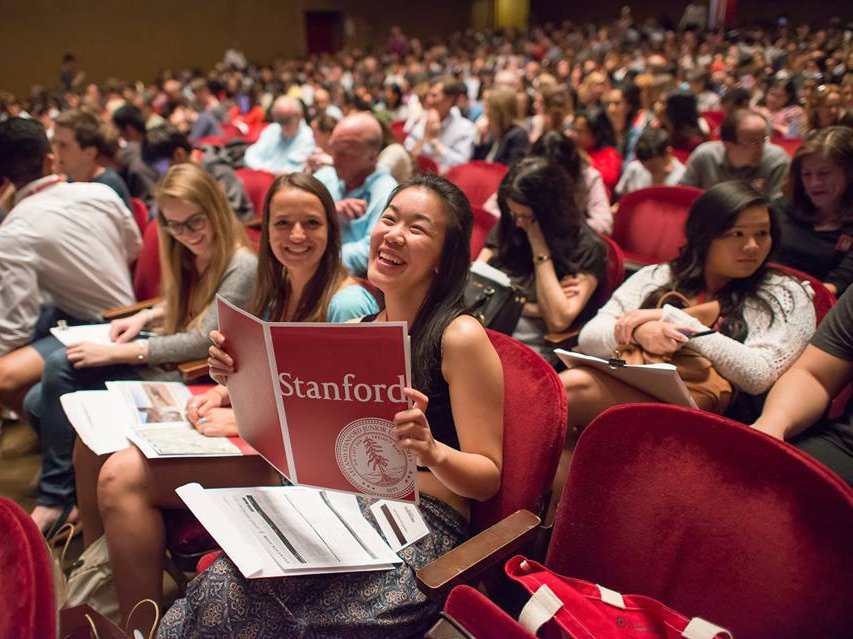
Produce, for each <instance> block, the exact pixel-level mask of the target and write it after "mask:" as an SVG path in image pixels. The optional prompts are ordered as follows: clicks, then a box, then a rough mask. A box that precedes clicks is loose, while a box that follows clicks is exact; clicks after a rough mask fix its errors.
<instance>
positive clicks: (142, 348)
mask: <svg viewBox="0 0 853 639" xmlns="http://www.w3.org/2000/svg"><path fill="white" fill-rule="evenodd" d="M136 344H137V346H138V347H139V352H138V353H137V354H136V361H138V362H139V363H143V362H145V351H146V348H145V342H144V341H142V340H139V341H137V342H136Z"/></svg>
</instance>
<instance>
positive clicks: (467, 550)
mask: <svg viewBox="0 0 853 639" xmlns="http://www.w3.org/2000/svg"><path fill="white" fill-rule="evenodd" d="M539 521H540V520H539V517H537V516H536V515H534V514H533V513H531V512H530V511H528V510H518V511H516V512H514V513H513V514H512V515H510V516H509V517H507V518H506V519H504V520H502V521H499V522H498V523H496V524H495V525H494V526H491V527H490V528H487V529H486V530H484V531H483V532H481V533H480V534H479V535H476V536H474V537H472V538H471V539H469V540H468V541H466V542H465V543H463V544H460V545H459V546H457V547H456V548H454V549H453V550H451V551H450V552H448V553H447V554H445V555H443V556H442V557H439V558H438V559H436V560H435V561H433V562H431V563H429V564H427V565H426V566H424V567H423V568H421V569H420V570H418V572H417V573H416V577H417V581H418V588H420V589H421V591H422V592H423V593H424V594H426V595H427V596H428V597H430V598H431V599H434V598H436V597H440V596H442V595H444V594H445V593H446V592H447V591H449V590H450V589H451V588H453V586H456V585H458V584H460V583H465V582H470V581H474V580H475V579H477V578H478V577H479V576H480V575H482V574H483V573H484V572H485V571H486V570H488V569H489V568H491V567H492V566H493V565H495V564H496V563H497V562H499V561H501V560H503V559H506V558H507V557H509V556H510V555H512V554H513V553H515V552H518V550H519V549H520V548H522V547H523V546H525V545H526V544H527V543H528V542H529V541H530V540H532V539H533V537H534V536H535V535H536V532H537V531H538V529H539Z"/></svg>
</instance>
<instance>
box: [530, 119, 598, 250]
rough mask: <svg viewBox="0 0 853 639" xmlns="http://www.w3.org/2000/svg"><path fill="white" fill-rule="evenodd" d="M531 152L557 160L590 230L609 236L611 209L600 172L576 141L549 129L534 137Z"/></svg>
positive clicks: (555, 161)
mask: <svg viewBox="0 0 853 639" xmlns="http://www.w3.org/2000/svg"><path fill="white" fill-rule="evenodd" d="M530 154H531V155H534V156H538V157H543V158H546V159H548V160H551V161H552V162H554V163H556V164H557V165H558V166H559V167H560V168H561V169H563V170H564V171H565V172H566V173H567V174H568V176H569V184H570V188H571V190H572V193H573V197H574V198H575V202H576V203H577V206H578V207H579V208H580V210H581V211H583V212H584V213H585V214H586V215H585V217H586V223H587V224H589V226H590V227H591V228H592V230H593V231H597V232H598V233H604V234H606V235H609V234H610V232H611V231H612V230H613V211H612V210H611V209H610V200H609V198H608V196H607V188H605V186H604V180H602V179H601V173H599V172H598V170H597V169H594V168H593V167H591V166H590V165H589V162H587V161H586V157H585V156H586V154H581V153H580V152H579V151H578V146H577V144H575V141H574V140H572V139H571V138H569V137H566V136H565V135H563V134H562V133H558V132H557V131H549V132H548V133H546V134H545V135H543V136H542V137H541V138H539V139H538V140H536V143H535V144H534V145H533V148H532V149H530Z"/></svg>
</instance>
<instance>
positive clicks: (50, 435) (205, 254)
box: [24, 163, 257, 530]
mask: <svg viewBox="0 0 853 639" xmlns="http://www.w3.org/2000/svg"><path fill="white" fill-rule="evenodd" d="M157 204H158V208H159V214H158V216H159V224H160V269H161V277H162V288H163V293H164V300H163V301H162V302H161V303H159V304H157V305H155V306H154V307H153V308H150V309H144V310H141V311H139V312H138V313H136V314H135V315H132V316H130V317H127V318H123V319H119V320H115V321H114V322H113V323H112V326H111V328H110V339H111V340H112V343H110V344H95V343H92V342H82V343H80V344H74V345H72V346H69V347H68V348H67V349H66V350H58V351H56V352H54V353H53V354H52V355H51V356H49V357H48V358H47V360H46V361H45V368H44V374H43V376H42V381H41V383H40V384H38V385H37V386H35V387H34V388H33V389H32V390H31V391H30V392H29V394H28V395H27V397H26V399H25V402H24V406H25V409H26V411H27V413H28V414H29V416H30V423H31V424H33V426H34V427H35V429H36V430H37V431H38V432H39V435H40V437H41V442H42V455H43V458H42V473H41V476H40V479H39V499H38V506H37V507H36V509H35V510H34V511H33V513H32V517H33V519H34V520H35V521H36V523H37V524H38V525H39V526H40V527H41V528H42V529H43V530H47V529H50V528H51V527H56V524H61V523H62V522H63V521H64V520H66V519H69V518H71V519H74V518H75V517H76V515H75V512H74V511H75V510H76V509H75V488H74V470H73V467H72V463H71V456H72V450H73V448H74V439H75V433H74V428H73V427H72V426H71V423H70V422H69V421H68V418H67V417H66V415H65V411H64V410H63V408H62V405H61V404H60V397H61V396H62V395H63V394H65V393H70V392H74V391H77V390H84V389H98V388H103V387H104V383H105V382H106V381H108V380H117V379H140V378H141V379H144V380H155V379H156V380H177V379H179V373H178V372H177V371H176V370H175V369H174V366H171V365H173V364H176V363H180V362H184V361H188V360H193V359H199V358H201V357H204V356H205V355H206V354H207V346H208V341H207V333H208V332H209V331H210V330H211V329H213V328H214V327H215V326H216V312H215V306H214V304H215V301H216V300H215V298H216V295H217V294H219V295H222V296H223V297H224V298H226V299H228V300H229V301H230V302H232V303H234V304H237V305H238V306H243V305H246V304H247V303H248V301H249V300H250V299H251V295H252V288H253V283H254V279H255V270H256V265H257V260H256V258H255V256H254V255H253V254H252V253H251V251H250V250H249V249H248V248H246V244H247V243H246V236H245V234H244V233H243V230H242V227H241V226H240V224H239V222H238V221H237V218H236V217H235V216H234V214H233V213H232V212H231V209H230V208H229V206H228V201H227V200H226V199H225V195H224V194H223V192H222V190H221V189H220V188H219V185H218V184H217V183H216V181H215V180H214V179H213V178H212V177H211V176H210V175H209V174H207V173H206V172H205V171H203V170H202V169H200V168H198V167H196V166H194V165H192V164H189V163H186V164H180V165H178V166H174V167H172V168H171V169H169V172H168V173H166V175H165V176H164V177H163V181H162V182H161V184H160V186H159V187H158V189H157ZM104 276H105V277H109V274H108V273H107V274H104ZM146 327H149V328H152V327H157V328H158V329H159V331H160V333H159V334H158V335H154V336H152V337H149V338H148V339H137V338H138V337H140V333H141V332H142V330H143V329H145V328H146Z"/></svg>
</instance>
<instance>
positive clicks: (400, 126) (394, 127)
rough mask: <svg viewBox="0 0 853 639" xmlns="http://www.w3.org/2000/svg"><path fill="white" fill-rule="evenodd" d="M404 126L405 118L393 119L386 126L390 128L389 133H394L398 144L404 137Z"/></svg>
mask: <svg viewBox="0 0 853 639" xmlns="http://www.w3.org/2000/svg"><path fill="white" fill-rule="evenodd" d="M405 127H406V121H405V120H394V121H393V122H392V123H391V124H389V125H388V128H389V129H391V133H393V134H394V138H395V139H396V140H397V142H399V143H400V144H402V143H403V142H404V141H405V139H406V131H405Z"/></svg>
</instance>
